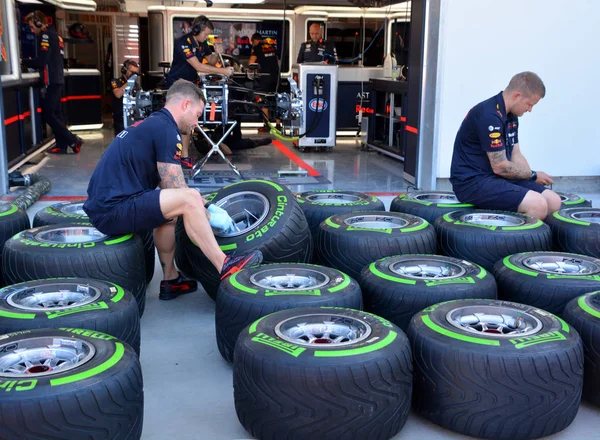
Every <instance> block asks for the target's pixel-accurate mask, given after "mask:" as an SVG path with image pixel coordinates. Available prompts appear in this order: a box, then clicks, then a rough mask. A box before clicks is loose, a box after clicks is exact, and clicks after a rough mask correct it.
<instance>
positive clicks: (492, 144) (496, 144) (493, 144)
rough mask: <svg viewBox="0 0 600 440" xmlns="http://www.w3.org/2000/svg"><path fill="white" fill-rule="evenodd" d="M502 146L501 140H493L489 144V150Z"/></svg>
mask: <svg viewBox="0 0 600 440" xmlns="http://www.w3.org/2000/svg"><path fill="white" fill-rule="evenodd" d="M503 146H504V144H503V143H502V140H501V139H494V140H492V141H491V142H490V147H491V148H502V147H503Z"/></svg>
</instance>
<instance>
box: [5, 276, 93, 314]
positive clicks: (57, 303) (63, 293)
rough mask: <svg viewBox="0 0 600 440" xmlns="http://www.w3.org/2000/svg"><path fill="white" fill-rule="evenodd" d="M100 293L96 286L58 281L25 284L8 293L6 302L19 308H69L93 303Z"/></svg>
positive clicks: (34, 309)
mask: <svg viewBox="0 0 600 440" xmlns="http://www.w3.org/2000/svg"><path fill="white" fill-rule="evenodd" d="M100 295H101V293H100V291H99V290H98V289H96V288H95V287H91V286H84V285H81V284H70V285H68V284H67V285H66V284H58V283H57V284H50V285H45V286H36V287H34V288H31V287H27V286H24V287H23V288H21V289H19V290H17V291H15V292H12V293H11V294H10V295H8V297H7V298H6V302H7V303H8V304H10V305H11V306H12V307H14V308H15V309H19V310H32V311H43V310H56V309H60V310H67V309H72V308H75V307H81V306H85V305H87V304H90V303H93V302H94V301H96V300H97V299H98V298H100Z"/></svg>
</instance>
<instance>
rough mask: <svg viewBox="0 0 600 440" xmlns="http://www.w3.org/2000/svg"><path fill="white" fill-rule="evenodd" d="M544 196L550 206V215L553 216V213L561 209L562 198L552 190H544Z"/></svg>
mask: <svg viewBox="0 0 600 440" xmlns="http://www.w3.org/2000/svg"><path fill="white" fill-rule="evenodd" d="M542 196H543V197H544V199H546V203H547V204H548V215H551V214H552V213H553V212H556V211H558V210H559V209H560V206H561V204H562V201H561V200H560V196H559V195H558V194H556V193H555V192H554V191H552V190H551V189H547V190H544V192H543V193H542Z"/></svg>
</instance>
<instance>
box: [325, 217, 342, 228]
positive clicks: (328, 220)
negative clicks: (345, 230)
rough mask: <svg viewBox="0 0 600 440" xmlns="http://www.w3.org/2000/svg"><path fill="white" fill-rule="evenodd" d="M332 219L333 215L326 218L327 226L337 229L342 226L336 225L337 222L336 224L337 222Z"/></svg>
mask: <svg viewBox="0 0 600 440" xmlns="http://www.w3.org/2000/svg"><path fill="white" fill-rule="evenodd" d="M330 219H331V217H328V218H326V219H325V224H326V225H327V226H331V227H332V228H335V229H337V228H339V227H340V225H336V224H335V223H333V222H332V221H331V220H330Z"/></svg>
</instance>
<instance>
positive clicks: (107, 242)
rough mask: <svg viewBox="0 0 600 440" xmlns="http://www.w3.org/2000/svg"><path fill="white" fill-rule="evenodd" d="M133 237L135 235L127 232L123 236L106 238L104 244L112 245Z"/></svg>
mask: <svg viewBox="0 0 600 440" xmlns="http://www.w3.org/2000/svg"><path fill="white" fill-rule="evenodd" d="M131 237H133V234H125V235H123V236H122V237H117V238H114V239H112V240H106V241H105V242H104V244H105V245H107V246H110V245H112V244H119V243H123V242H124V241H127V240H129V239H130V238H131Z"/></svg>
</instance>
